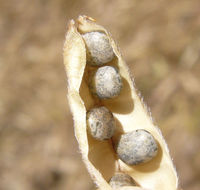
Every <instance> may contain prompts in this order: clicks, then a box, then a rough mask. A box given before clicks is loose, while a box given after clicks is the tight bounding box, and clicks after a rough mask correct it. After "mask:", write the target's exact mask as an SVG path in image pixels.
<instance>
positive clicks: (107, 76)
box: [89, 66, 123, 99]
mask: <svg viewBox="0 0 200 190" xmlns="http://www.w3.org/2000/svg"><path fill="white" fill-rule="evenodd" d="M89 85H90V89H91V91H92V92H93V93H94V94H96V95H97V96H98V97H99V98H100V99H108V98H114V97H116V96H118V95H119V94H120V91H121V89H122V86H123V84H122V79H121V76H120V74H119V73H118V70H117V69H116V68H115V67H111V66H104V67H100V68H98V69H97V71H96V73H95V74H94V76H93V78H92V80H91V82H90V84H89Z"/></svg>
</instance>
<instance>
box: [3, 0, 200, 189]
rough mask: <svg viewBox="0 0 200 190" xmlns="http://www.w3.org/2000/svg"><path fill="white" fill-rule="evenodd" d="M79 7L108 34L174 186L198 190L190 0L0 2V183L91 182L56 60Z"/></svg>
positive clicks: (199, 9) (199, 86) (199, 13)
mask: <svg viewBox="0 0 200 190" xmlns="http://www.w3.org/2000/svg"><path fill="white" fill-rule="evenodd" d="M79 14H86V15H88V16H91V17H94V18H95V19H96V20H97V21H98V22H99V23H100V24H101V25H103V26H105V27H106V28H107V29H108V31H109V32H111V33H112V36H113V38H114V39H115V40H116V41H117V42H118V44H119V46H120V48H121V51H122V54H123V56H124V59H125V60H126V61H127V63H128V64H129V66H130V68H131V72H132V73H133V75H134V77H135V82H136V85H137V88H138V89H139V90H140V91H141V93H142V95H143V97H144V100H145V101H146V102H147V105H148V106H149V107H150V108H151V111H152V115H153V117H154V119H155V120H156V121H157V124H158V125H159V126H160V128H161V130H162V132H163V135H164V137H165V138H166V140H167V143H168V145H169V149H170V152H171V155H172V157H173V158H174V163H175V165H176V167H177V171H178V173H179V176H180V183H181V185H182V187H183V189H184V190H199V189H200V151H199V150H200V98H199V97H200V2H199V0H182V1H171V0H165V1H164V0H159V1H150V0H110V1H106V0H92V1H86V0H74V1H67V0H32V1H30V0H5V1H3V0H0V190H92V189H93V188H94V185H93V184H92V181H91V180H90V178H89V175H88V174H87V171H86V169H85V167H84V165H83V164H82V162H81V158H80V154H79V150H78V147H77V143H76V140H75V138H74V136H73V126H72V118H71V115H70V112H69V107H68V104H67V100H66V92H67V91H66V76H65V71H64V66H63V63H62V61H63V58H62V46H63V42H64V36H65V32H66V24H67V22H68V21H69V19H71V18H77V16H78V15H79ZM102 161H103V160H102Z"/></svg>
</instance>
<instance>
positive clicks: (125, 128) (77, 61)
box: [64, 16, 178, 190]
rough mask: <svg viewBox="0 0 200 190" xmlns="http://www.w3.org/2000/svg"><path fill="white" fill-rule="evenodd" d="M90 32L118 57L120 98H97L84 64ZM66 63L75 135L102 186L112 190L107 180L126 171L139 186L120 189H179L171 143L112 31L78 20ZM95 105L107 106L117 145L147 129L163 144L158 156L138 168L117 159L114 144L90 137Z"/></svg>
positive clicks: (69, 36)
mask: <svg viewBox="0 0 200 190" xmlns="http://www.w3.org/2000/svg"><path fill="white" fill-rule="evenodd" d="M91 31H99V32H104V33H106V34H107V35H108V37H109V39H110V42H111V45H112V47H113V50H114V53H115V55H116V58H115V59H114V60H113V61H112V62H110V63H109V64H108V65H115V66H116V67H118V69H119V72H120V74H121V76H122V78H123V84H124V87H123V89H122V92H121V94H120V95H119V96H118V97H117V98H114V99H108V100H98V99H97V98H95V97H93V96H92V95H91V93H90V91H89V88H88V75H89V74H90V70H91V67H89V66H87V65H86V48H85V44H84V41H83V38H82V36H81V34H83V33H86V32H91ZM64 64H65V67H66V73H67V77H68V100H69V105H70V108H71V112H72V115H73V120H74V130H75V136H76V138H77V141H78V143H79V148H80V151H81V154H82V158H83V161H84V163H85V164H86V166H87V168H88V171H89V173H90V175H91V177H92V179H93V180H94V182H95V183H96V184H97V186H98V188H99V189H106V190H107V189H108V190H110V189H112V188H111V187H110V186H109V184H108V181H109V179H110V178H111V177H112V176H113V175H114V173H115V172H116V171H122V172H125V173H127V174H129V175H130V176H132V178H133V179H134V180H135V181H136V182H137V183H138V185H139V186H140V187H123V188H121V190H122V189H124V190H125V189H132V190H134V189H135V190H136V189H138V190H139V189H140V190H142V188H144V189H149V190H176V189H177V186H178V179H177V174H176V171H175V169H174V166H173V163H172V161H171V158H170V155H169V151H168V148H167V145H166V143H165V141H164V139H163V137H162V135H161V133H160V131H159V129H158V128H157V127H156V126H154V124H153V122H152V119H151V117H150V115H149V114H148V112H147V109H146V107H145V106H144V104H143V103H142V101H141V100H140V98H139V96H138V95H137V91H136V89H135V88H134V84H133V80H132V79H131V76H130V73H129V70H128V67H127V65H126V64H125V62H124V61H123V59H122V57H121V54H120V52H119V49H118V48H117V46H116V44H115V42H114V41H113V40H112V38H111V36H110V35H109V34H108V32H107V31H106V30H105V29H104V28H103V27H102V26H99V25H97V24H96V23H95V21H94V20H93V19H92V18H89V17H86V16H80V17H79V18H78V19H77V21H76V22H74V21H71V22H70V24H69V27H68V31H67V35H66V41H65V45H64ZM95 105H104V106H106V107H107V108H108V109H110V110H111V111H112V113H113V115H114V117H115V119H116V122H117V130H116V133H115V135H114V137H113V139H112V140H113V142H114V144H115V142H116V141H117V139H118V137H119V135H120V134H121V133H124V132H129V131H133V130H136V129H145V130H147V131H149V132H150V133H151V134H152V135H153V136H154V138H155V139H156V141H157V143H158V146H159V149H158V155H157V156H156V157H155V158H153V159H152V160H151V161H149V162H147V163H144V164H139V165H136V166H130V165H127V164H125V163H124V162H122V161H121V160H119V159H118V158H117V156H116V153H115V151H114V148H113V143H112V141H111V140H110V141H97V140H95V139H93V138H92V137H91V136H90V135H88V134H87V130H86V111H87V110H88V109H90V108H92V107H93V106H95Z"/></svg>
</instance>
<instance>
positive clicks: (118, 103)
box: [101, 78, 134, 114]
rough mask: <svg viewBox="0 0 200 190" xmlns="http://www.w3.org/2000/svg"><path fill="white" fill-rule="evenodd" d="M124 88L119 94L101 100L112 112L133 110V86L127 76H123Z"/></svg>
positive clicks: (123, 112) (125, 112)
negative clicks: (131, 86)
mask: <svg viewBox="0 0 200 190" xmlns="http://www.w3.org/2000/svg"><path fill="white" fill-rule="evenodd" d="M122 82H123V88H122V90H121V93H120V94H119V96H117V97H115V98H112V99H105V100H101V101H102V103H103V104H104V105H105V106H106V107H107V108H108V109H109V110H110V111H112V112H114V113H121V114H127V113H130V112H132V111H133V108H134V102H133V99H132V96H131V88H130V85H129V83H128V82H127V80H126V79H125V78H122Z"/></svg>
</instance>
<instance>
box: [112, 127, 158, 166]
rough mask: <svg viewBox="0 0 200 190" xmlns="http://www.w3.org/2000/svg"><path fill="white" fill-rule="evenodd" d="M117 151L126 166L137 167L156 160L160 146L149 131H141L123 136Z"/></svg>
mask: <svg viewBox="0 0 200 190" xmlns="http://www.w3.org/2000/svg"><path fill="white" fill-rule="evenodd" d="M116 151H117V154H118V156H119V158H120V159H121V160H122V161H124V162H125V163H126V164H130V165H136V164H139V163H145V162H148V161H150V160H151V159H152V158H154V157H155V156H156V154H157V151H158V145H157V143H156V141H155V139H154V137H153V136H152V135H151V134H150V133H149V132H148V131H146V130H143V129H139V130H135V131H132V132H128V133H126V134H123V135H121V137H120V140H119V142H118V144H117V147H116Z"/></svg>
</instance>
